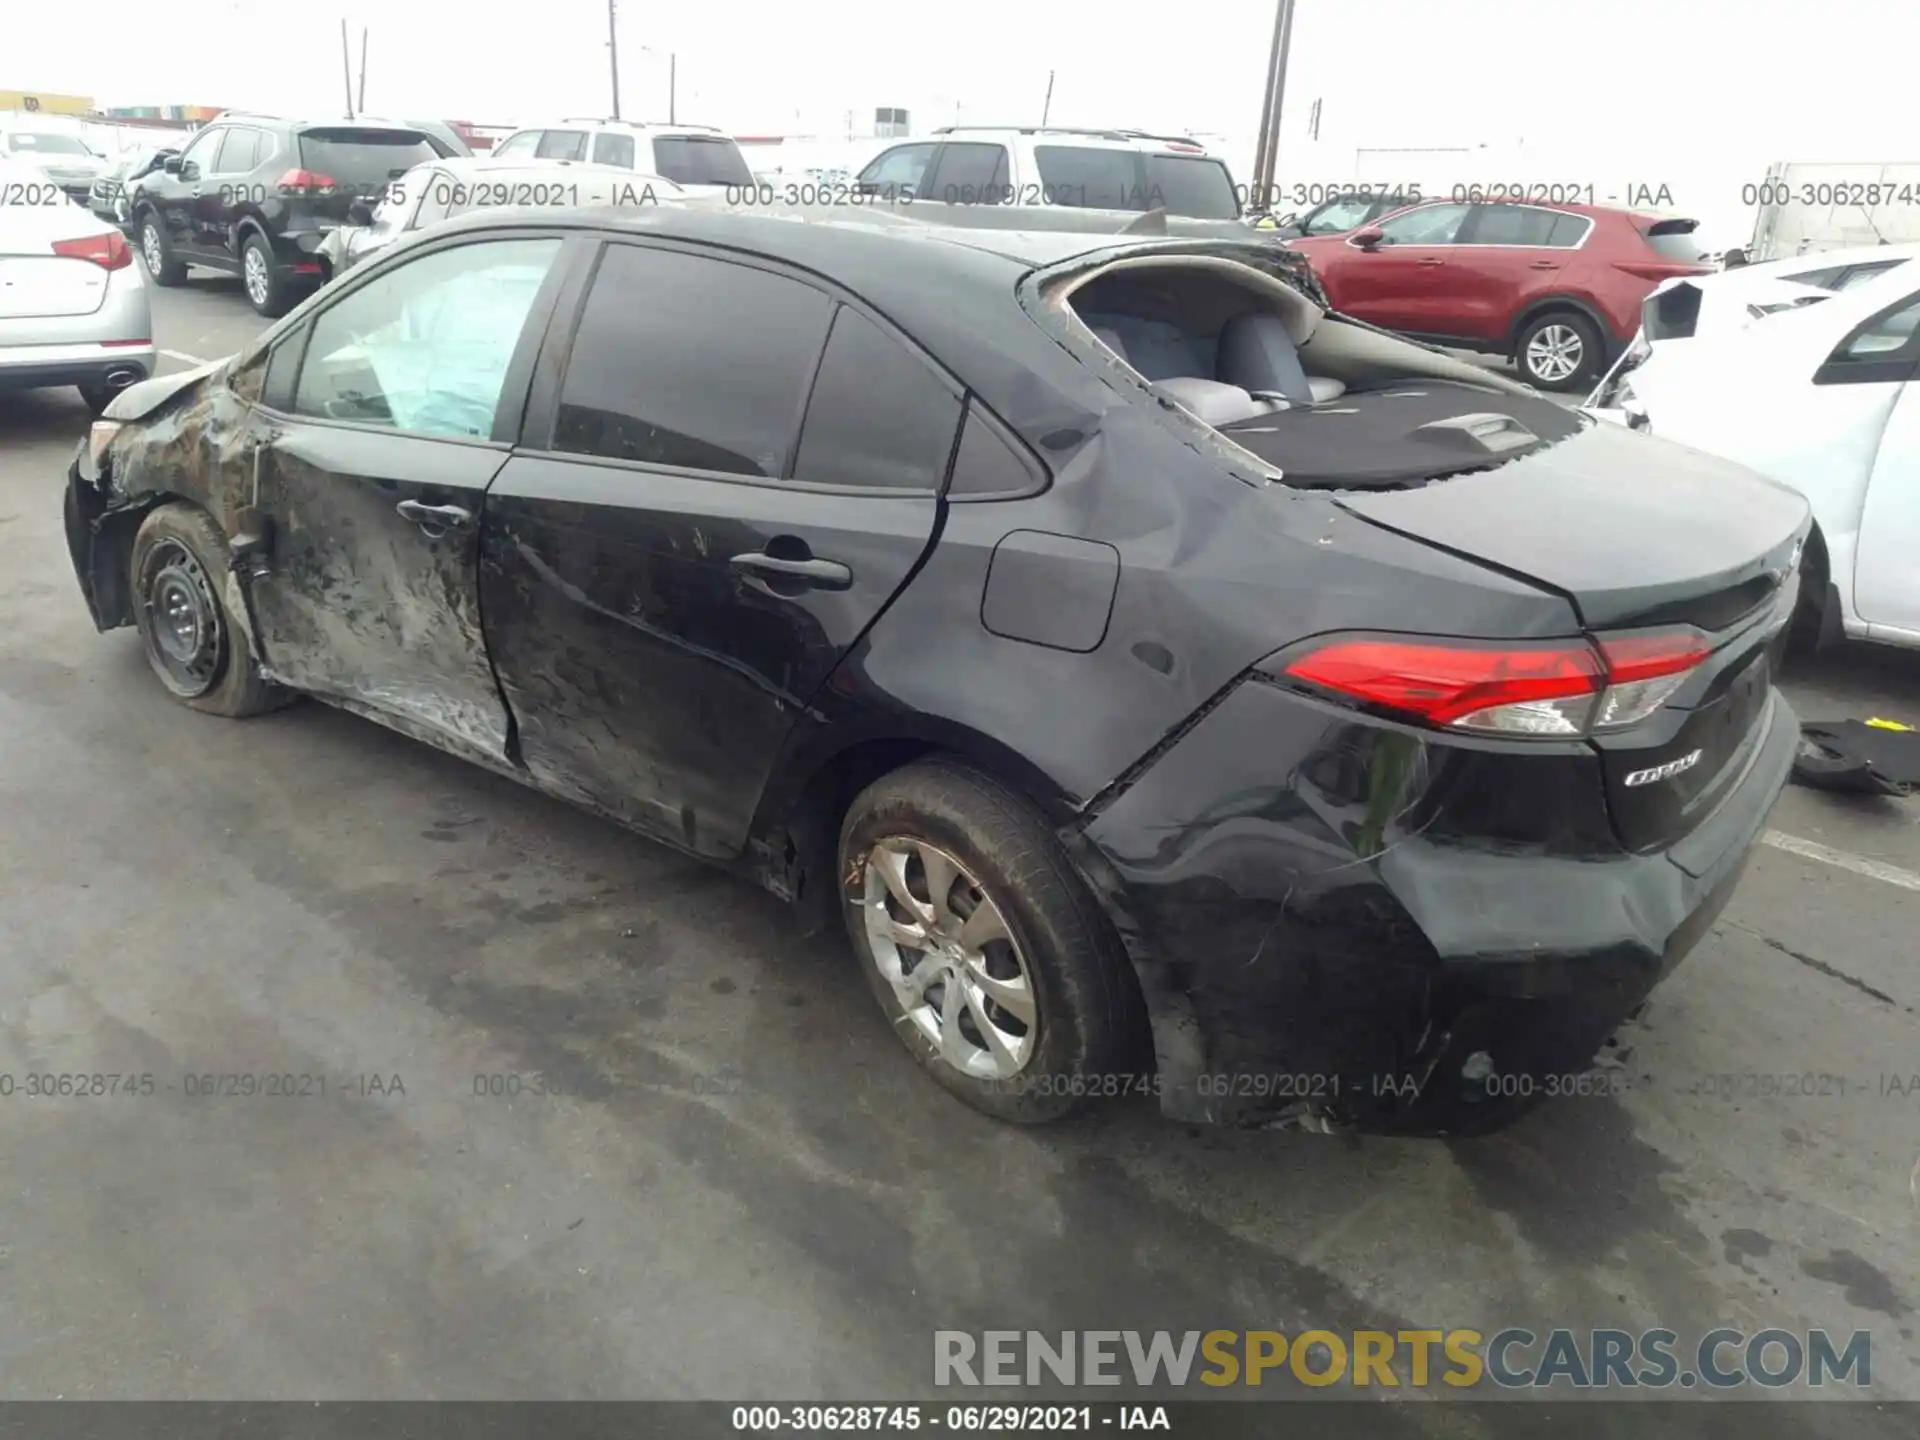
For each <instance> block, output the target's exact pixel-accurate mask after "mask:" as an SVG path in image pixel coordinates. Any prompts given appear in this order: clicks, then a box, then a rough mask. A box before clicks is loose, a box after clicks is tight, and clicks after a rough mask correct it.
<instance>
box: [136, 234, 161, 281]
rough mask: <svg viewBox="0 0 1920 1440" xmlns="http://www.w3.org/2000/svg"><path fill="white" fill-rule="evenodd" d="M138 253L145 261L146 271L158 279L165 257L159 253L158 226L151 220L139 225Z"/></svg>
mask: <svg viewBox="0 0 1920 1440" xmlns="http://www.w3.org/2000/svg"><path fill="white" fill-rule="evenodd" d="M140 254H141V257H142V258H143V259H145V261H146V262H147V273H148V274H150V275H152V276H153V277H154V278H155V279H158V278H159V276H160V267H161V265H162V264H163V263H164V261H165V258H166V257H165V256H164V255H162V254H161V253H160V230H159V227H158V226H156V225H155V224H154V223H153V222H152V221H151V220H149V221H148V222H147V223H146V224H144V225H142V226H141V227H140Z"/></svg>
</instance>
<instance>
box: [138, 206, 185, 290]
mask: <svg viewBox="0 0 1920 1440" xmlns="http://www.w3.org/2000/svg"><path fill="white" fill-rule="evenodd" d="M140 258H141V259H142V260H143V261H145V262H146V266H147V273H148V274H149V275H151V276H152V277H153V283H154V284H156V285H178V284H179V283H180V282H181V281H182V280H184V279H186V278H187V267H186V266H185V265H183V264H182V263H181V262H180V261H179V260H177V259H176V258H174V253H173V242H172V241H170V240H169V239H167V232H166V231H165V230H163V229H161V228H160V217H159V216H157V215H155V214H154V213H153V212H152V211H148V212H147V213H146V214H145V215H144V216H142V217H141V219H140Z"/></svg>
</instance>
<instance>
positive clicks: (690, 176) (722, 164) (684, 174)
mask: <svg viewBox="0 0 1920 1440" xmlns="http://www.w3.org/2000/svg"><path fill="white" fill-rule="evenodd" d="M653 171H654V174H656V175H664V176H666V177H667V179H669V180H671V181H673V182H674V183H675V184H676V185H751V184H752V183H753V172H752V171H751V170H749V169H747V162H746V158H745V157H744V156H742V155H741V153H740V147H739V146H738V145H736V144H734V143H733V141H731V140H729V139H727V138H726V137H724V136H718V135H716V136H714V137H712V138H711V139H710V138H708V137H707V136H705V135H656V136H655V137H654V140H653Z"/></svg>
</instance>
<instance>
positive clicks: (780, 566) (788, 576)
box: [732, 550, 853, 590]
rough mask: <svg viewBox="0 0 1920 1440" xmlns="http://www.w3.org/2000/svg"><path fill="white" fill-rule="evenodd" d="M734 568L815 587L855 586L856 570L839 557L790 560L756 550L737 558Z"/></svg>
mask: <svg viewBox="0 0 1920 1440" xmlns="http://www.w3.org/2000/svg"><path fill="white" fill-rule="evenodd" d="M732 564H733V568H734V569H736V570H744V571H746V572H748V573H749V574H756V575H764V576H769V577H771V578H773V579H774V580H786V581H797V582H798V583H800V584H802V585H805V586H808V587H810V588H811V589H814V590H848V589H851V588H852V587H853V571H851V570H849V569H848V568H847V567H846V566H845V565H842V564H841V563H840V562H839V561H838V560H815V559H806V560H787V559H783V558H781V557H780V556H778V555H767V554H763V553H762V552H760V551H758V550H756V551H753V552H752V553H750V554H747V555H736V556H734V557H733V561H732Z"/></svg>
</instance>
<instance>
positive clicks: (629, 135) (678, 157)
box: [488, 119, 753, 194]
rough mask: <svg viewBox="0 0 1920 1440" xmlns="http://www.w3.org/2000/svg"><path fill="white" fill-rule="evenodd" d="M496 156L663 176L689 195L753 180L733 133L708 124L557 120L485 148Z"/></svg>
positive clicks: (518, 132) (522, 131)
mask: <svg viewBox="0 0 1920 1440" xmlns="http://www.w3.org/2000/svg"><path fill="white" fill-rule="evenodd" d="M488 154H489V156H490V157H491V158H493V159H496V160H574V161H587V162H590V163H592V164H595V165H617V166H619V167H620V168H621V169H623V170H638V171H640V172H642V173H643V174H648V175H663V176H665V177H666V178H667V179H669V180H671V181H673V183H674V184H676V185H678V186H680V187H681V188H682V189H683V190H685V191H687V192H688V193H690V194H699V193H701V192H702V191H708V190H722V189H726V188H729V187H737V186H743V185H751V184H753V172H752V171H751V170H749V169H748V168H747V161H746V157H745V156H743V155H742V154H741V153H740V147H739V146H738V145H736V144H735V143H734V140H733V137H732V136H731V135H727V134H724V133H723V132H721V131H719V130H716V129H714V128H713V127H712V126H711V125H631V124H628V123H627V122H626V121H624V120H586V119H572V120H558V121H555V122H554V123H552V124H550V125H529V126H525V127H523V128H522V129H519V130H516V131H514V132H513V134H511V135H509V136H507V138H506V139H504V140H502V141H501V142H500V143H499V144H498V145H496V146H494V147H493V149H492V150H491V151H489V152H488Z"/></svg>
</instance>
